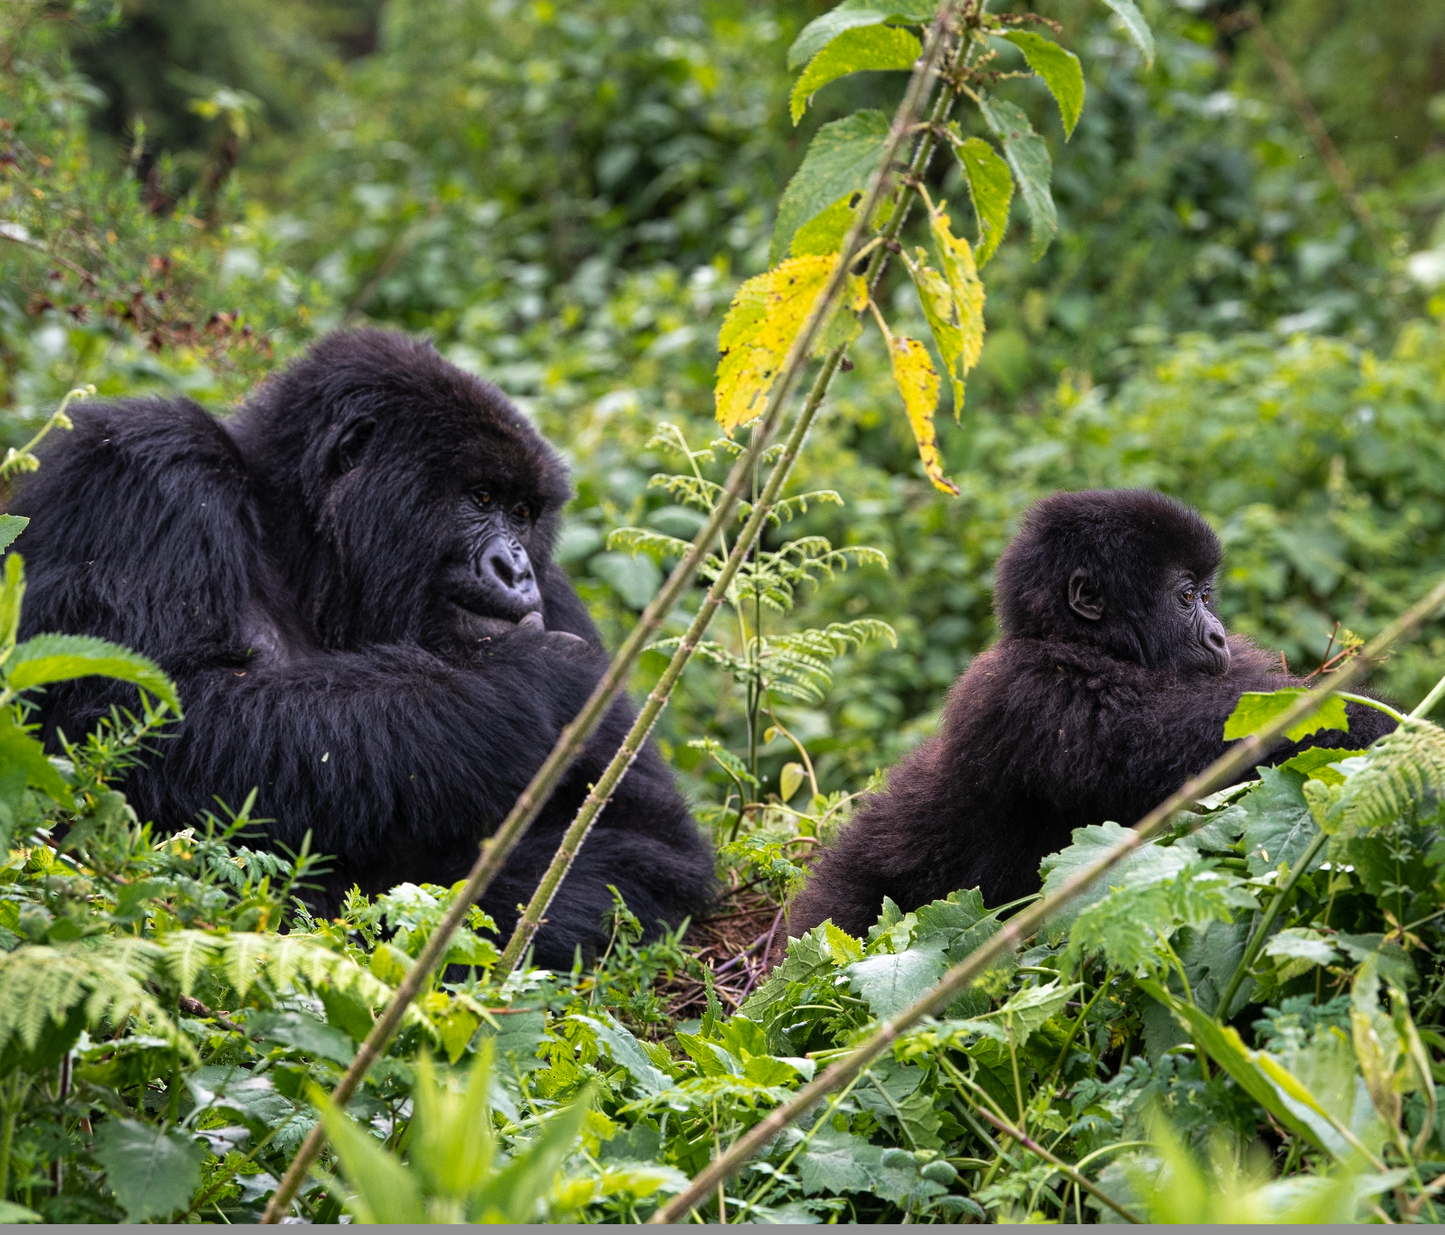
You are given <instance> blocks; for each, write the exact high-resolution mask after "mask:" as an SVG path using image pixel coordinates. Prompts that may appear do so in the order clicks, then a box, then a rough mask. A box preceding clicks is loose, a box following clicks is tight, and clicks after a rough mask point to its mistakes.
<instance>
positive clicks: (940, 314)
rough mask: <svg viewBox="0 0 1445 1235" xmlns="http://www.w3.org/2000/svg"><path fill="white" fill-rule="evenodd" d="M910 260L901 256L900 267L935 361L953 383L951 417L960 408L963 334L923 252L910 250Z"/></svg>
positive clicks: (942, 282)
mask: <svg viewBox="0 0 1445 1235" xmlns="http://www.w3.org/2000/svg"><path fill="white" fill-rule="evenodd" d="M913 252H914V256H913V257H909V256H908V254H907V252H904V253H903V254H902V257H903V264H904V265H905V266H907V267H908V273H909V274H910V275H912V276H913V286H914V287H915V288H916V289H917V291H918V299H919V302H920V303H921V304H922V305H923V316H924V317H926V318H927V319H928V326H929V329H930V330H932V331H933V342H934V345H935V346H936V347H937V348H938V354H939V357H940V358H941V359H942V360H943V367H944V369H945V370H946V371H947V373H948V376H949V380H950V381H952V383H953V407H954V414H955V415H957V413H958V409H959V408H961V407H962V406H963V374H962V372H961V371H960V369H959V364H958V361H959V357H960V356H962V354H963V332H962V331H961V330H959V328H958V322H957V321H956V320H955V314H954V311H953V290H952V288H950V287H949V286H948V282H947V280H945V279H944V277H943V276H942V275H941V274H939V273H938V271H936V270H935V269H934V268H933V267H932V266H930V265H929V264H928V254H927V252H925V251H924V250H923V249H921V248H919V249H914V251H913Z"/></svg>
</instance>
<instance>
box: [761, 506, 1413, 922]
mask: <svg viewBox="0 0 1445 1235" xmlns="http://www.w3.org/2000/svg"><path fill="white" fill-rule="evenodd" d="M1220 557H1221V553H1220V547H1219V541H1218V539H1217V538H1216V537H1215V535H1214V532H1213V531H1212V530H1211V529H1210V527H1209V525H1208V524H1207V523H1205V521H1204V520H1203V519H1202V518H1200V516H1199V515H1198V514H1197V513H1196V512H1195V511H1193V510H1190V509H1189V508H1188V507H1187V506H1183V505H1181V504H1180V503H1179V502H1176V501H1174V500H1173V499H1172V498H1168V497H1165V496H1164V495H1163V494H1162V493H1154V492H1150V491H1144V490H1101V491H1096V492H1086V493H1060V494H1057V495H1056V496H1054V497H1051V498H1047V499H1046V500H1044V501H1042V502H1039V503H1038V504H1037V505H1036V506H1034V508H1033V509H1032V510H1031V511H1030V512H1029V514H1028V517H1027V519H1026V520H1025V522H1024V526H1023V529H1022V531H1020V532H1019V534H1018V536H1017V537H1016V538H1015V540H1014V541H1013V543H1012V544H1011V545H1010V546H1009V547H1008V549H1007V551H1006V552H1005V553H1004V555H1003V557H1002V558H1001V559H1000V561H999V564H998V571H997V588H996V592H995V607H996V609H997V612H998V617H999V622H1000V625H1001V626H1002V628H1003V637H1002V638H1001V639H1000V640H999V641H998V643H996V644H995V645H994V646H993V647H992V648H990V649H989V650H988V651H987V652H985V653H983V654H982V655H981V656H979V657H977V658H976V659H975V660H974V662H973V664H972V665H970V666H969V668H968V671H967V672H966V673H965V674H964V675H963V677H962V678H960V679H959V680H958V682H957V683H955V685H954V687H953V690H952V691H951V692H950V694H949V697H948V702H947V704H946V705H945V707H944V713H943V730H942V732H941V733H940V734H939V735H938V736H937V737H936V738H933V739H932V740H930V741H929V742H927V743H925V744H924V745H923V746H921V747H920V748H919V749H918V750H917V751H916V752H914V753H913V754H912V755H911V756H909V758H907V759H905V760H904V761H903V762H902V763H901V764H899V766H898V767H896V768H894V769H893V771H892V772H891V773H890V774H889V777H888V789H887V791H886V792H884V793H880V794H876V795H874V796H873V797H871V798H869V799H867V800H866V801H865V803H864V804H863V806H862V808H861V809H860V810H859V812H858V814H857V816H856V817H855V818H854V819H853V821H852V822H851V823H850V824H849V825H848V827H847V828H846V829H845V830H844V832H843V833H842V835H841V836H840V837H839V838H838V842H837V844H836V845H834V846H833V847H831V848H830V849H828V850H826V851H825V852H824V853H823V854H822V856H821V857H820V858H819V859H818V862H817V865H816V867H815V869H814V871H813V874H812V876H811V878H810V879H809V881H808V883H807V885H806V886H805V887H804V889H803V891H802V892H801V894H800V895H799V896H798V899H797V901H796V903H795V904H794V906H793V909H792V913H791V915H790V919H789V934H792V935H798V934H800V933H801V932H802V931H805V930H807V929H809V928H811V927H813V926H816V925H817V924H818V923H819V922H821V921H823V919H825V918H831V919H832V920H833V922H834V924H835V925H837V926H840V927H842V928H843V929H844V930H846V931H850V932H851V933H853V934H855V935H862V934H863V933H864V932H865V931H867V929H868V928H869V927H870V926H872V924H873V923H874V921H875V920H876V918H877V916H878V911H879V909H880V907H881V906H882V903H883V898H884V897H885V896H888V897H892V899H893V900H894V901H895V902H896V903H897V904H898V906H899V907H900V908H901V909H903V910H905V911H906V910H910V909H915V908H917V907H918V906H919V905H923V904H927V903H928V902H929V901H932V900H936V899H938V898H939V897H942V896H946V895H947V894H948V893H950V892H953V891H955V890H956V889H959V888H972V887H979V888H981V889H982V891H983V896H984V900H985V901H986V902H987V903H988V904H990V905H1001V904H1004V903H1005V902H1008V901H1011V900H1014V899H1015V898H1017V897H1020V896H1026V895H1027V894H1028V893H1030V892H1033V891H1036V890H1037V889H1038V886H1039V861H1040V859H1041V858H1043V857H1044V856H1045V855H1046V854H1049V853H1053V852H1055V851H1057V850H1059V849H1061V848H1063V847H1064V846H1065V845H1067V844H1068V843H1069V839H1070V837H1069V834H1070V832H1071V831H1072V830H1073V829H1074V828H1079V827H1084V826H1086V825H1088V824H1094V823H1102V822H1103V821H1105V820H1114V821H1115V822H1118V823H1123V824H1132V823H1134V822H1135V821H1137V820H1138V819H1140V818H1142V817H1143V816H1144V815H1145V814H1146V813H1147V812H1148V811H1149V810H1150V809H1152V808H1153V807H1154V806H1157V805H1158V804H1159V803H1160V802H1162V801H1163V800H1164V799H1165V798H1166V797H1168V796H1169V794H1171V793H1172V792H1173V791H1174V790H1176V789H1178V788H1179V786H1180V785H1182V784H1183V783H1184V782H1185V781H1186V780H1188V779H1189V777H1190V776H1192V775H1193V774H1195V773H1196V772H1200V771H1202V770H1203V769H1204V768H1206V767H1207V766H1208V765H1209V764H1210V763H1212V762H1213V761H1214V760H1215V759H1217V758H1218V757H1219V756H1220V755H1221V754H1223V752H1224V748H1225V745H1226V743H1225V741H1224V722H1225V720H1226V719H1227V718H1228V717H1229V714H1230V713H1231V712H1232V711H1233V710H1234V706H1235V704H1236V703H1237V702H1238V701H1239V697H1240V695H1241V694H1243V693H1244V692H1245V691H1255V690H1257V691H1270V690H1278V689H1280V688H1281V687H1285V686H1299V685H1302V684H1303V683H1302V682H1301V681H1300V679H1298V678H1292V677H1289V676H1287V675H1286V674H1284V673H1283V672H1282V671H1281V669H1280V663H1279V659H1278V657H1275V656H1270V655H1268V654H1267V653H1265V652H1263V651H1261V650H1260V649H1259V648H1257V647H1255V646H1254V645H1253V644H1252V643H1250V642H1249V640H1247V639H1245V638H1242V637H1240V636H1238V635H1233V636H1228V635H1226V633H1225V630H1224V626H1223V624H1222V623H1221V622H1220V620H1219V618H1218V617H1217V616H1216V615H1215V613H1214V607H1213V592H1214V575H1215V572H1216V571H1217V570H1218V569H1219V562H1220ZM1347 710H1348V715H1349V722H1350V730H1349V733H1344V732H1341V731H1340V730H1337V729H1336V730H1321V731H1319V732H1317V733H1314V734H1311V735H1310V736H1309V737H1308V738H1306V739H1305V740H1304V741H1302V742H1298V743H1294V744H1289V743H1281V744H1280V745H1278V746H1276V747H1275V748H1274V749H1273V750H1272V751H1271V752H1270V754H1269V756H1268V757H1267V758H1266V759H1264V760H1263V762H1265V763H1275V762H1278V761H1281V760H1284V759H1287V758H1289V757H1290V756H1291V755H1293V754H1295V753H1297V752H1298V751H1299V750H1301V749H1302V748H1304V747H1306V746H1327V747H1344V748H1351V749H1354V748H1359V747H1364V746H1368V745H1369V744H1370V743H1371V742H1372V741H1374V739H1375V738H1377V737H1379V736H1380V735H1381V734H1383V733H1387V732H1388V731H1389V730H1391V729H1392V728H1394V722H1393V721H1391V720H1390V719H1389V718H1388V717H1387V716H1385V715H1384V714H1383V713H1381V712H1379V711H1378V710H1376V709H1374V708H1370V707H1366V706H1361V705H1359V704H1354V703H1351V704H1348V705H1347Z"/></svg>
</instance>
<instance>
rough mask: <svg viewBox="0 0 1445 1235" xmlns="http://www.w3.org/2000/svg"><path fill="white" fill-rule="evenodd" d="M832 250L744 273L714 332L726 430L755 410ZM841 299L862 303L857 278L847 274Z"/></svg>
mask: <svg viewBox="0 0 1445 1235" xmlns="http://www.w3.org/2000/svg"><path fill="white" fill-rule="evenodd" d="M838 260H839V255H838V254H837V253H829V254H821V255H816V256H808V257H795V258H792V259H791V260H789V261H786V262H783V263H782V264H781V265H780V266H777V267H775V268H774V269H772V270H770V271H768V272H767V273H766V274H760V275H758V276H757V277H756V278H752V279H749V280H748V281H747V282H746V283H744V284H743V285H742V287H740V288H738V293H737V295H736V296H734V297H733V302H732V305H731V306H730V307H729V309H728V314H727V317H726V318H724V319H723V324H722V330H721V332H720V333H719V334H718V350H719V351H720V352H721V353H722V359H721V360H720V361H719V362H718V367H717V378H718V381H717V390H716V393H715V396H714V397H715V400H716V405H717V419H718V423H719V424H720V425H721V426H722V427H723V431H724V432H725V433H727V434H728V435H729V436H731V435H732V433H733V430H734V429H736V428H737V427H738V426H739V425H743V424H746V423H747V422H748V421H749V420H752V419H753V418H754V417H756V416H759V415H761V413H762V410H763V405H764V400H765V399H766V397H767V393H768V391H769V390H770V389H771V388H772V385H773V382H774V380H775V379H776V378H777V376H778V369H779V368H780V367H781V366H782V363H783V359H784V357H786V356H787V354H788V348H789V347H791V346H792V343H793V340H794V339H795V338H796V337H797V335H798V331H799V330H800V329H802V326H803V322H804V321H805V320H807V317H808V314H809V313H810V312H811V311H812V308H813V304H814V302H815V301H816V300H817V299H818V294H819V293H820V292H821V291H822V290H823V285H824V284H825V283H827V281H828V278H829V276H830V275H831V274H832V273H833V271H834V269H835V268H836V267H837V265H838ZM844 303H845V304H846V305H847V306H848V307H849V308H853V309H855V311H857V310H861V308H862V307H863V305H864V304H866V303H867V292H866V290H865V289H864V288H863V280H862V279H861V278H858V277H857V276H854V275H850V276H849V277H848V282H847V285H846V287H845V291H844Z"/></svg>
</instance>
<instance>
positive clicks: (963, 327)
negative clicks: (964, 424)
mask: <svg viewBox="0 0 1445 1235" xmlns="http://www.w3.org/2000/svg"><path fill="white" fill-rule="evenodd" d="M947 204H948V203H947V202H939V203H938V206H937V208H936V209H930V210H929V212H928V221H929V226H930V228H931V229H932V231H933V242H934V244H936V245H937V246H938V256H939V260H940V261H941V262H942V263H943V276H944V278H945V279H947V280H948V287H949V290H950V291H951V292H952V293H953V311H954V321H955V322H956V324H957V326H958V331H959V343H960V347H959V355H958V360H957V369H956V375H955V374H953V373H951V374H950V376H951V377H953V385H954V405H953V412H954V415H955V416H957V415H958V414H959V412H961V411H962V410H963V378H964V375H965V374H967V373H968V371H969V370H970V369H972V368H973V366H974V365H976V364H977V363H978V358H979V355H980V354H981V353H982V352H983V282H982V280H980V279H979V277H978V267H977V266H976V265H975V264H974V260H973V250H972V249H971V248H970V247H969V244H968V241H967V240H964V239H963V238H962V237H961V236H955V235H954V234H953V231H952V229H951V227H950V225H949V218H948V215H947V213H946V212H945V211H944V209H943V208H944V206H946V205H947Z"/></svg>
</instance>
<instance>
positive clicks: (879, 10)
mask: <svg viewBox="0 0 1445 1235" xmlns="http://www.w3.org/2000/svg"><path fill="white" fill-rule="evenodd" d="M934 8H935V6H934V4H933V3H932V0H843V3H842V4H840V5H839V6H838V7H837V8H835V9H833V10H832V11H831V12H827V13H824V14H823V15H822V16H821V17H815V18H814V19H813V20H812V21H810V22H809V23H808V24H807V25H806V26H804V27H803V28H802V30H800V31H799V32H798V37H797V38H795V39H794V40H793V45H792V46H791V47H789V48H788V67H789V68H790V69H796V68H800V67H801V66H802V65H805V64H807V63H808V61H809V60H811V59H812V58H813V57H814V56H816V55H817V54H818V53H819V52H820V51H822V50H823V48H825V47H827V46H828V44H829V43H831V42H832V41H833V40H834V39H836V38H837V37H838V36H839V35H841V34H843V33H845V32H846V31H848V30H856V29H858V28H859V27H862V26H876V25H880V24H882V23H885V22H891V23H903V24H911V25H919V24H921V23H923V22H928V21H932V20H933V12H934Z"/></svg>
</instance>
